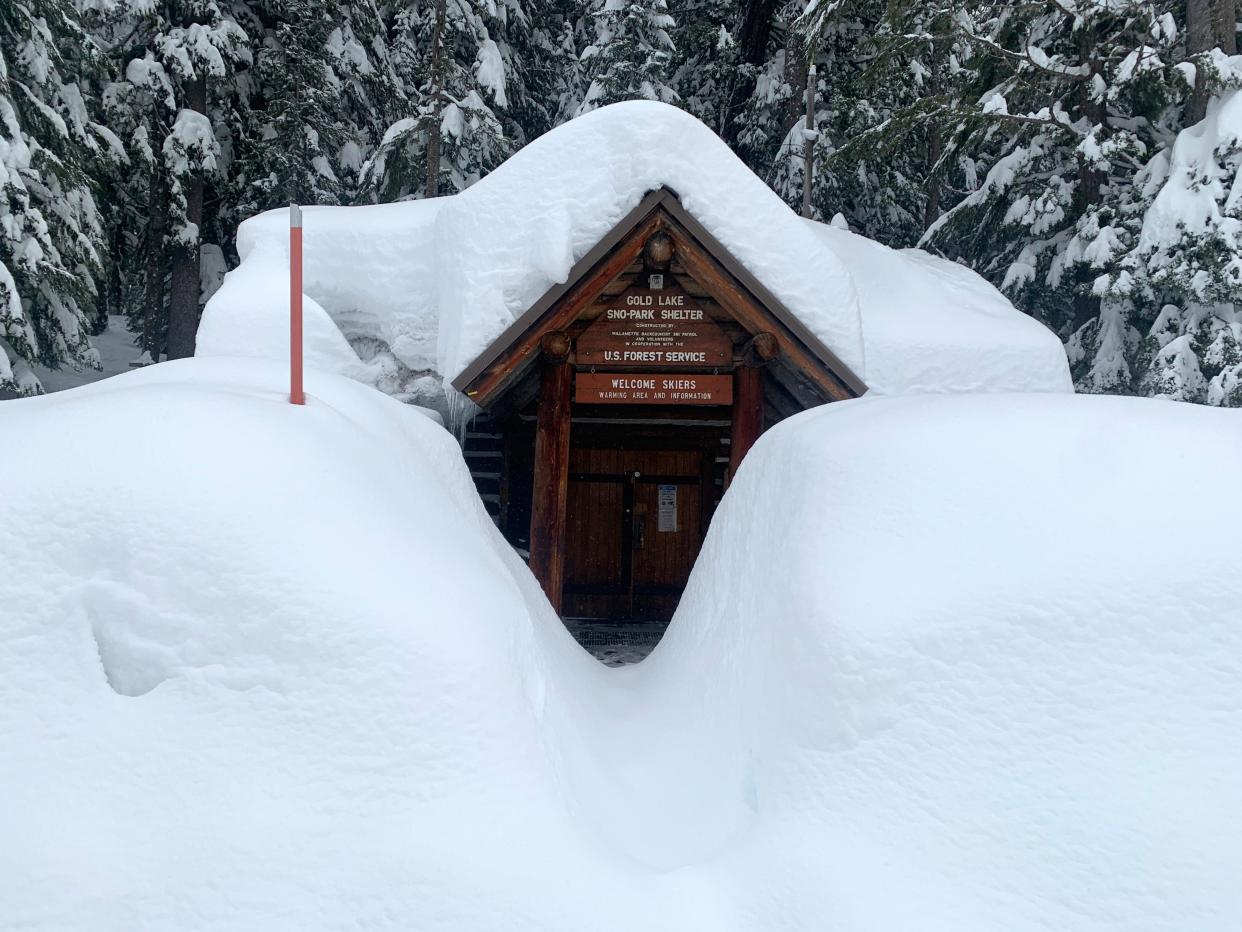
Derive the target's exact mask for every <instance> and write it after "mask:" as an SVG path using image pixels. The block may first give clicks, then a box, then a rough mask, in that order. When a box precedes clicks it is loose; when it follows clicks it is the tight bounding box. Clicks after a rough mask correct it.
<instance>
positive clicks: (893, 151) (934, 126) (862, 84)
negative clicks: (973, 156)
mask: <svg viewBox="0 0 1242 932" xmlns="http://www.w3.org/2000/svg"><path fill="white" fill-rule="evenodd" d="M968 15H969V13H968V11H966V10H964V9H962V8H961V4H960V3H958V2H957V0H934V2H914V0H892V2H890V3H888V4H886V5H884V6H877V5H875V4H872V3H866V2H863V0H819V2H816V3H812V4H811V5H810V7H809V8H808V11H807V13H806V14H805V15H804V16H803V17H802V18H801V19H800V20H798V22H797V24H796V26H797V28H799V29H800V30H802V31H804V32H805V33H806V34H807V35H808V38H809V39H810V40H811V41H812V43H813V44H814V47H815V48H816V52H817V54H816V64H817V73H818V83H819V96H820V107H819V122H820V126H819V129H820V130H821V134H822V138H821V144H820V145H819V146H818V147H817V149H816V155H817V159H816V171H815V183H814V192H813V194H814V203H815V206H816V208H817V212H818V213H819V214H820V215H821V216H824V217H829V216H833V215H834V214H836V213H841V214H842V215H843V216H844V217H845V219H846V220H847V221H848V223H849V225H850V227H851V228H852V229H854V230H856V231H858V232H861V233H863V234H864V235H866V236H870V237H873V238H875V239H879V240H881V241H882V242H886V243H888V244H890V245H911V244H913V243H914V242H916V241H917V240H918V238H919V237H920V236H921V235H922V233H923V231H924V229H925V228H926V226H927V224H929V223H930V222H932V221H933V220H934V219H935V218H936V217H937V216H938V215H939V212H940V209H941V205H942V202H943V200H945V196H946V191H945V186H946V184H950V183H960V181H959V176H960V174H961V169H960V166H959V159H958V152H957V134H956V132H955V123H954V120H953V118H952V116H951V111H952V110H953V108H954V106H955V98H956V95H957V93H958V88H960V87H961V86H962V84H963V83H964V82H967V81H968V79H969V73H968V72H967V71H966V69H965V68H964V66H963V64H962V58H963V54H962V53H963V51H967V52H968V51H969V50H968V49H966V50H964V49H963V48H962V47H961V45H962V43H961V41H960V39H958V38H956V37H955V35H954V32H955V30H954V23H955V21H956V20H957V19H958V18H960V17H965V16H968Z"/></svg>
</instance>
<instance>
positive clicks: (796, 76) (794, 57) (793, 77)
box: [781, 29, 810, 137]
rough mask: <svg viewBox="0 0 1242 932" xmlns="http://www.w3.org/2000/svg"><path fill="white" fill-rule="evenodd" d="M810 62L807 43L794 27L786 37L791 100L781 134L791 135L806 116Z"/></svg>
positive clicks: (786, 80)
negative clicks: (795, 126) (796, 125)
mask: <svg viewBox="0 0 1242 932" xmlns="http://www.w3.org/2000/svg"><path fill="white" fill-rule="evenodd" d="M809 66H810V62H808V61H807V45H806V40H804V39H803V38H802V37H801V36H800V35H798V34H796V33H795V32H794V31H793V30H792V29H791V30H789V32H788V34H787V35H786V38H785V83H787V84H788V85H789V87H790V94H789V100H788V101H786V104H785V114H784V118H783V119H782V120H781V136H782V137H785V136H788V135H789V131H790V130H791V129H793V127H794V124H795V123H799V122H801V121H802V120H804V119H805V118H806V112H805V110H804V109H803V107H804V106H805V102H806V76H807V69H808V68H809Z"/></svg>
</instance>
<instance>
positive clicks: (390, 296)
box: [198, 101, 1070, 403]
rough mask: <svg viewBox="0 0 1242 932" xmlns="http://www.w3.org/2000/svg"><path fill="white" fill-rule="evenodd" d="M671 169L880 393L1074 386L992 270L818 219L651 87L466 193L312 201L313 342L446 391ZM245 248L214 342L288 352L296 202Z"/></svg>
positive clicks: (216, 320) (308, 246) (1055, 348)
mask: <svg viewBox="0 0 1242 932" xmlns="http://www.w3.org/2000/svg"><path fill="white" fill-rule="evenodd" d="M664 185H667V186H669V187H671V188H672V189H673V190H675V191H676V192H677V193H678V195H679V196H680V198H681V201H682V204H683V206H685V208H686V209H687V210H688V211H689V212H690V213H691V214H692V215H693V216H694V217H695V218H697V219H698V220H699V222H701V223H702V224H703V225H704V226H705V227H706V228H707V229H708V230H709V231H710V232H711V233H712V234H713V235H714V236H715V237H716V238H717V239H718V240H719V241H720V242H721V243H723V244H724V246H725V247H726V248H727V249H728V250H729V251H730V252H731V253H732V254H733V255H734V256H735V257H736V258H737V259H738V260H740V261H741V262H742V263H743V264H744V265H746V266H747V267H748V268H749V269H750V271H751V272H752V273H754V274H755V275H756V276H757V277H758V278H759V279H760V281H762V282H763V283H764V284H765V285H766V286H767V287H768V288H769V289H770V290H771V291H772V292H773V293H774V294H775V295H776V296H777V297H778V298H780V299H781V301H782V302H784V303H785V304H786V306H787V307H788V308H789V309H790V310H791V311H792V312H793V313H794V314H796V315H797V316H798V317H799V319H800V320H801V321H802V322H803V323H804V324H806V325H807V327H809V328H810V329H811V330H812V331H813V332H814V333H815V334H816V335H817V336H818V337H819V338H820V339H821V340H822V341H823V342H824V344H825V345H826V346H828V347H829V348H830V349H831V350H832V351H833V352H835V353H836V354H837V356H838V357H839V358H840V359H841V360H842V361H843V362H844V363H846V364H847V365H849V366H850V367H851V368H852V369H853V370H854V372H855V373H856V374H857V375H859V376H860V377H861V378H862V379H863V380H864V381H865V382H866V383H867V385H868V386H869V387H870V388H871V389H872V390H873V391H876V392H877V393H880V394H898V393H903V392H907V391H940V392H953V391H1046V392H1066V391H1070V378H1069V368H1068V365H1067V363H1066V360H1065V353H1064V350H1063V348H1062V346H1061V343H1060V341H1059V340H1058V339H1057V337H1056V335H1055V334H1053V333H1052V332H1051V331H1049V330H1048V329H1046V328H1045V327H1043V326H1042V325H1041V324H1038V323H1036V322H1035V321H1033V320H1032V319H1031V318H1029V317H1027V316H1026V315H1024V314H1022V313H1021V312H1020V311H1018V310H1017V309H1015V308H1014V307H1013V305H1011V304H1010V303H1009V302H1008V301H1007V300H1006V299H1005V298H1004V297H1003V296H1001V295H1000V293H999V292H997V291H996V290H995V289H993V288H991V286H990V285H988V284H987V283H985V282H984V281H983V280H982V279H981V278H979V277H978V276H977V275H975V273H973V272H971V271H970V270H969V269H966V268H964V267H961V266H956V265H952V264H950V263H947V262H939V261H938V260H934V259H932V258H931V257H930V256H929V255H927V254H926V253H922V252H919V251H917V250H905V251H894V250H891V249H885V248H884V247H881V246H878V245H877V244H874V243H872V242H870V241H869V240H866V239H864V238H863V237H859V236H856V235H854V234H851V233H848V232H844V231H837V230H831V229H828V228H827V227H825V226H824V225H822V224H817V223H816V224H808V223H807V222H806V221H804V220H802V219H801V218H800V217H798V215H797V214H795V213H794V212H793V211H792V210H790V209H789V208H788V207H787V206H786V205H785V204H784V203H783V202H782V201H781V200H780V198H779V197H777V196H776V195H775V194H774V193H772V191H771V190H770V189H769V188H768V187H767V186H766V185H765V184H764V183H763V181H762V180H761V179H759V178H758V177H757V176H756V175H754V174H753V173H752V172H751V171H750V170H749V169H748V168H746V166H745V165H744V164H743V163H742V162H741V161H740V160H739V159H738V158H737V157H736V156H735V155H734V154H733V153H732V152H731V151H730V150H729V148H728V146H726V145H725V143H724V142H722V141H721V140H720V139H719V138H718V137H717V136H716V135H715V134H713V133H712V132H711V130H709V129H708V128H707V127H706V126H704V125H703V124H702V123H700V122H699V121H698V120H696V119H695V118H694V117H692V116H690V115H689V114H687V113H685V112H684V111H681V110H678V109H677V108H675V107H670V106H667V105H665V104H659V103H653V102H650V101H631V102H628V103H622V104H615V105H613V106H610V107H604V108H601V109H600V110H596V111H593V112H592V113H589V114H587V115H585V116H582V117H579V118H578V119H575V120H571V121H570V122H568V123H566V124H564V125H562V126H560V127H557V128H556V129H555V130H552V131H551V132H549V133H547V134H546V135H544V136H542V137H541V138H539V139H537V140H535V141H534V142H532V143H531V144H530V145H528V146H526V147H524V148H523V149H522V150H521V151H519V152H518V153H517V154H516V155H514V156H513V157H512V158H510V159H509V160H508V161H507V162H505V163H504V164H503V165H501V166H500V167H498V168H497V169H496V170H495V171H494V172H492V173H491V174H490V175H488V176H487V177H486V178H484V179H483V180H482V181H479V182H478V183H477V184H475V185H473V186H471V187H470V188H468V189H466V190H465V191H463V192H462V193H461V194H457V195H453V196H450V197H442V198H436V199H434V200H430V201H411V202H407V203H402V204H389V205H382V206H378V207H318V208H316V207H312V208H307V209H306V210H305V212H304V220H305V231H304V236H305V247H304V248H305V255H306V279H305V285H304V287H305V290H306V294H307V296H308V298H309V299H310V300H309V301H308V308H307V313H308V323H307V327H308V335H309V336H308V341H309V353H310V356H309V358H310V359H311V360H312V362H313V363H314V364H315V365H317V366H319V367H320V368H324V369H327V370H329V371H334V372H339V373H341V374H344V375H348V376H350V377H353V378H357V379H360V380H362V381H365V382H368V383H369V384H375V385H378V386H379V387H381V388H383V389H384V390H385V391H387V392H389V393H390V394H401V395H405V396H406V397H412V398H415V399H417V400H420V401H422V402H424V403H426V402H428V401H430V400H431V399H432V398H433V395H434V388H435V384H434V383H436V382H438V380H439V378H441V377H443V378H444V379H446V380H451V379H452V378H454V377H455V376H456V375H458V374H459V373H460V372H461V371H462V370H463V369H464V368H465V367H466V366H467V365H468V364H469V363H470V362H472V361H473V360H474V359H475V358H476V357H477V356H478V355H479V354H480V353H481V352H482V351H483V350H485V349H486V348H487V346H488V345H489V344H490V343H491V342H492V341H493V340H494V339H495V338H496V337H498V336H499V335H500V334H501V333H502V332H503V331H504V329H505V327H506V326H508V325H509V324H510V323H511V322H512V321H513V320H514V319H516V318H517V317H518V316H519V315H521V314H522V313H523V312H525V311H526V310H527V309H528V308H529V307H530V306H531V305H532V304H534V303H535V301H536V300H537V299H538V298H539V297H540V296H541V295H542V294H543V293H544V292H545V291H547V290H548V289H549V288H550V287H552V286H553V285H555V284H558V283H561V282H564V281H565V280H566V278H567V276H568V274H569V272H570V270H571V268H572V266H573V264H574V263H575V262H576V261H577V260H578V259H580V258H581V257H582V256H584V255H585V254H586V253H587V252H589V251H590V249H591V248H592V247H593V246H594V245H595V244H596V243H597V242H599V240H600V239H602V238H603V237H604V236H605V235H606V234H607V233H608V232H609V231H610V230H611V229H612V227H613V226H615V225H616V223H617V222H618V221H620V220H621V219H622V218H623V217H624V216H625V215H626V213H627V212H628V211H630V210H631V209H632V208H633V207H634V206H635V205H637V204H638V203H639V201H640V200H641V199H642V197H643V196H644V195H645V194H646V193H647V192H648V191H651V190H654V189H657V188H659V187H661V186H664ZM238 251H239V253H240V255H241V259H242V262H241V265H240V266H239V267H238V268H237V269H235V270H234V271H232V272H230V273H229V275H228V277H227V279H226V280H225V283H224V286H223V287H222V288H221V289H220V290H219V292H217V293H216V295H215V296H214V297H213V298H212V300H211V301H210V302H209V304H208V306H207V309H206V311H205V314H204V318H203V323H202V326H201V328H200V330H199V334H198V354H199V355H204V356H221V355H223V356H237V355H244V356H261V357H268V358H273V359H285V358H287V353H288V340H287V336H286V332H287V315H288V298H287V290H288V255H289V254H288V216H287V212H286V211H283V210H281V211H270V212H268V213H265V214H260V215H259V216H257V217H253V218H251V219H249V220H247V221H246V222H245V223H243V224H242V226H241V229H240V231H239V234H238ZM885 283H893V284H894V288H893V289H885V288H884V287H883V286H884V284H885ZM351 344H352V346H351ZM929 352H934V353H935V354H936V356H935V359H934V360H931V361H930V362H928V360H929ZM359 356H361V358H359ZM916 362H917V364H915V363H916Z"/></svg>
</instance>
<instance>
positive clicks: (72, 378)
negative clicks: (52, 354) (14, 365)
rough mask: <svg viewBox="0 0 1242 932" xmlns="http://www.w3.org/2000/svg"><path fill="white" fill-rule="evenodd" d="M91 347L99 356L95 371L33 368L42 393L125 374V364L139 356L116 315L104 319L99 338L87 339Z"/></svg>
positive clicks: (123, 320)
mask: <svg viewBox="0 0 1242 932" xmlns="http://www.w3.org/2000/svg"><path fill="white" fill-rule="evenodd" d="M91 345H92V346H94V347H95V349H96V351H97V352H98V353H99V366H100V367H99V368H98V369H74V368H73V367H72V366H64V367H62V368H60V369H48V368H46V367H45V366H35V367H34V371H35V375H37V376H38V377H39V382H40V383H42V385H43V390H44V391H45V392H59V391H64V390H65V389H66V388H77V387H78V386H79V385H88V384H89V383H91V382H98V381H99V380H100V379H106V378H109V377H110V376H114V375H119V374H120V373H122V372H127V371H129V364H130V363H131V362H133V361H134V360H136V359H137V358H138V356H139V352H138V348H137V347H136V346H134V335H133V334H132V333H130V332H129V331H128V330H126V329H125V318H124V317H122V316H119V315H116V316H112V317H109V318H108V328H107V329H106V330H104V332H103V333H101V334H99V336H95V337H91Z"/></svg>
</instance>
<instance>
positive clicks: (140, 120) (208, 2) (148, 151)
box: [92, 0, 250, 360]
mask: <svg viewBox="0 0 1242 932" xmlns="http://www.w3.org/2000/svg"><path fill="white" fill-rule="evenodd" d="M92 10H93V12H94V13H96V14H97V17H98V18H97V19H96V20H95V21H94V22H93V32H94V35H95V37H96V39H97V41H98V42H99V43H100V44H102V45H103V47H104V48H105V49H106V51H107V54H108V56H109V58H110V59H111V60H112V62H113V63H114V69H115V71H116V73H117V79H116V80H114V81H113V82H112V83H110V84H108V85H107V86H106V87H105V88H104V90H103V93H102V104H103V110H104V112H105V114H106V115H107V118H108V120H109V123H110V125H112V126H113V127H114V128H115V129H116V130H117V131H118V132H119V134H120V135H122V136H123V138H125V139H127V140H129V162H128V165H127V167H126V168H125V169H124V170H123V171H117V172H113V173H111V174H110V175H107V176H105V177H106V179H107V182H108V185H109V191H110V194H111V196H110V197H109V200H108V207H107V214H108V224H109V229H110V236H109V240H110V242H111V243H113V244H114V249H113V252H112V254H111V255H110V257H109V263H110V266H111V268H110V275H109V277H110V279H114V280H116V281H118V282H119V287H115V288H114V290H115V291H119V292H120V293H121V294H122V295H124V294H127V293H128V294H129V295H130V296H131V299H130V300H129V301H127V302H126V303H127V307H126V310H127V312H128V314H129V317H130V322H131V328H132V329H135V330H138V331H139V332H140V333H141V338H140V345H141V347H142V351H143V353H144V354H146V356H148V357H149V358H151V359H153V360H155V359H159V357H160V356H161V354H162V353H164V352H166V353H167V355H168V356H169V357H170V358H176V357H183V356H190V355H193V352H194V336H195V333H196V331H197V329H198V316H199V311H200V307H199V304H200V300H199V298H200V271H199V265H200V250H201V247H202V244H203V231H204V224H205V223H207V222H208V221H209V220H210V217H209V214H210V211H208V210H207V208H206V206H205V205H206V204H207V202H208V192H207V186H208V184H210V183H212V182H213V181H214V182H216V183H217V184H218V183H219V181H220V180H221V175H222V172H223V170H224V156H223V153H222V151H221V146H220V142H219V138H218V135H217V133H219V134H220V135H221V136H223V135H224V130H223V127H219V128H218V125H217V124H219V123H221V122H225V121H227V119H228V118H229V117H230V116H231V115H232V112H231V110H230V109H229V108H228V107H227V106H226V105H223V104H222V103H221V101H228V100H229V99H230V97H231V95H232V82H233V78H234V76H235V73H236V69H237V68H238V67H239V66H240V65H244V64H246V63H248V62H249V60H250V57H249V48H248V37H247V36H246V33H245V31H244V30H243V29H242V28H241V26H240V25H239V24H238V23H237V21H236V19H235V16H234V8H233V7H226V6H222V5H221V4H219V3H217V2H216V0H178V2H169V3H163V4H154V5H153V4H150V3H146V2H142V0H99V2H96V3H94V4H92ZM166 278H167V285H166V282H165V280H166ZM125 283H128V287H126V284H125Z"/></svg>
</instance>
